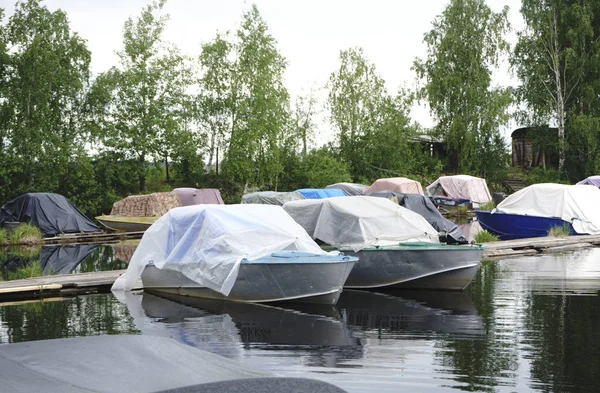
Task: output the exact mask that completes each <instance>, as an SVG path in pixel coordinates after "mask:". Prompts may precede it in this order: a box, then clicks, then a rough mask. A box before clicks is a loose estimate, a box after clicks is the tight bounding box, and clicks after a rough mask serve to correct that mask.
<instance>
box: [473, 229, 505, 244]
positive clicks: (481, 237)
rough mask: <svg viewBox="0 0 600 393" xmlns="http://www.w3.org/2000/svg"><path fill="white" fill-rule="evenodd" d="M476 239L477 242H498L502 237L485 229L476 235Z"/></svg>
mask: <svg viewBox="0 0 600 393" xmlns="http://www.w3.org/2000/svg"><path fill="white" fill-rule="evenodd" d="M474 240H475V243H488V242H497V241H498V240H500V238H499V237H498V236H496V235H494V234H493V233H490V232H488V231H487V230H485V229H484V230H483V231H480V232H478V233H477V234H476V235H475V239H474Z"/></svg>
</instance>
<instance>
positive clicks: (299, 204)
mask: <svg viewBox="0 0 600 393" xmlns="http://www.w3.org/2000/svg"><path fill="white" fill-rule="evenodd" d="M283 208H284V209H285V211H287V212H288V213H289V214H290V215H291V216H292V217H293V218H294V219H295V220H296V222H298V223H299V224H300V225H301V226H302V227H303V228H304V229H306V231H307V232H308V233H309V235H311V236H312V237H313V238H314V239H317V240H319V241H321V242H322V243H323V244H324V247H325V248H326V249H336V250H338V251H341V252H343V253H344V255H350V256H356V257H358V258H359V259H360V262H359V263H357V264H356V266H355V267H354V268H353V269H352V271H351V272H350V275H349V276H348V279H347V280H346V283H345V284H344V287H345V288H385V287H389V288H429V289H448V290H461V289H463V288H465V287H466V286H467V285H469V283H470V282H471V280H472V279H473V277H474V276H475V274H476V273H477V270H478V269H479V266H480V262H481V257H482V254H483V249H482V247H481V246H479V245H470V244H469V245H462V246H451V245H447V244H441V243H440V242H439V234H438V231H437V230H436V229H435V228H433V227H432V226H431V225H430V224H429V223H428V222H427V221H426V220H425V218H423V216H421V215H420V214H418V213H415V212H413V211H411V210H408V209H405V208H403V207H401V206H399V205H397V204H395V203H394V202H392V201H390V200H388V199H385V198H373V197H368V196H353V197H347V198H331V199H323V200H304V201H293V202H288V203H286V204H285V205H283Z"/></svg>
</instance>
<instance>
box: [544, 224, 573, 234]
mask: <svg viewBox="0 0 600 393" xmlns="http://www.w3.org/2000/svg"><path fill="white" fill-rule="evenodd" d="M570 231H571V230H570V229H569V226H568V225H567V224H563V225H562V226H558V225H557V226H553V227H552V228H550V230H549V231H548V236H552V237H566V236H569V232H570Z"/></svg>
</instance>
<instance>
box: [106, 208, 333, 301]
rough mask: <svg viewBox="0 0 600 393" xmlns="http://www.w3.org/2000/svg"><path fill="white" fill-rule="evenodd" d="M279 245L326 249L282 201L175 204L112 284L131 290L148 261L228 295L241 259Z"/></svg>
mask: <svg viewBox="0 0 600 393" xmlns="http://www.w3.org/2000/svg"><path fill="white" fill-rule="evenodd" d="M281 250H297V251H305V252H310V253H314V254H326V252H325V251H323V250H322V249H321V248H320V247H319V246H318V245H317V244H316V243H315V242H314V240H312V239H311V238H310V236H309V235H308V234H307V233H306V231H305V230H304V229H303V228H302V227H301V226H300V225H298V224H297V223H296V222H295V221H294V220H293V219H292V218H291V217H290V216H289V215H288V214H287V213H286V212H285V211H284V210H283V209H282V208H281V206H273V205H193V206H185V207H180V208H176V209H171V210H170V211H169V212H168V213H167V214H165V215H164V216H162V217H161V218H160V219H159V220H158V221H156V222H155V223H154V224H153V225H152V226H151V227H150V228H148V230H146V232H145V233H144V236H143V237H142V240H141V242H140V245H139V246H138V247H137V249H136V250H135V253H134V254H133V257H132V258H131V262H130V263H129V266H128V267H127V271H126V272H125V274H123V275H122V276H121V277H119V279H117V281H115V283H114V285H113V287H112V289H113V290H131V289H133V287H134V285H135V284H136V282H137V280H138V279H139V278H140V277H141V274H142V271H143V270H144V267H145V266H146V265H148V264H149V263H153V264H154V265H155V266H156V267H157V268H159V269H169V270H175V271H178V272H180V273H182V274H183V275H185V276H186V277H188V278H189V279H191V280H192V281H195V282H197V283H199V284H200V285H202V286H205V287H208V288H210V289H212V290H215V291H218V292H220V293H222V294H223V295H225V296H227V295H228V294H229V292H230V291H231V288H232V287H233V284H234V283H235V280H236V278H237V274H238V270H239V265H240V262H241V261H242V259H244V258H246V259H248V260H253V259H257V258H260V257H264V256H266V255H269V254H271V253H273V252H277V251H281Z"/></svg>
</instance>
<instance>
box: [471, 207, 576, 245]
mask: <svg viewBox="0 0 600 393" xmlns="http://www.w3.org/2000/svg"><path fill="white" fill-rule="evenodd" d="M475 215H476V216H477V220H478V221H479V224H480V225H481V227H482V228H483V229H485V230H487V231H488V232H492V233H494V234H496V235H498V236H499V237H500V240H513V239H523V238H527V237H543V236H548V232H549V231H550V229H551V228H552V227H563V226H568V228H569V234H570V235H576V234H577V232H575V230H574V229H573V226H572V225H571V223H569V222H567V221H564V220H562V219H560V218H555V217H538V216H528V215H523V214H509V213H502V212H494V213H492V212H490V211H487V210H475Z"/></svg>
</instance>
